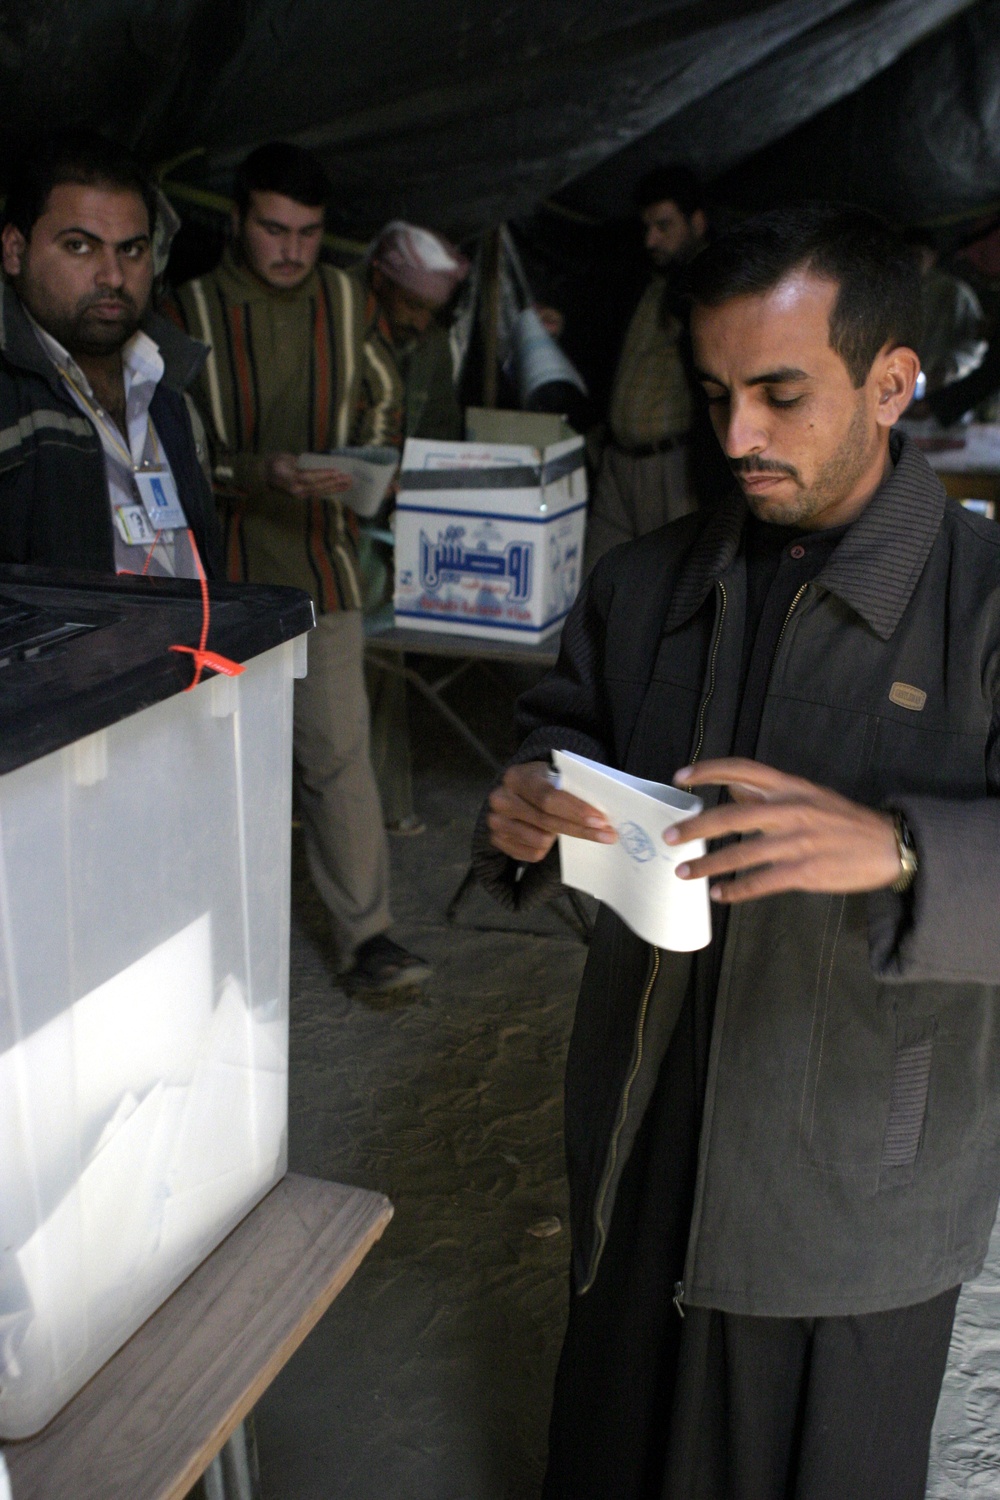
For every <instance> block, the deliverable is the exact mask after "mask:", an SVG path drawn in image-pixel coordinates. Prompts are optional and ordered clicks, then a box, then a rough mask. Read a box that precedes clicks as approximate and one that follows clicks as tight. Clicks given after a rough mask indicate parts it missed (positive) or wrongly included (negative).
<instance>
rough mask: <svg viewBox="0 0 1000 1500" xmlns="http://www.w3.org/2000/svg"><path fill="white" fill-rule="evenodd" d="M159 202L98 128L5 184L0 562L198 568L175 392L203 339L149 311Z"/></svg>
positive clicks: (184, 426)
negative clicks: (187, 334) (190, 335)
mask: <svg viewBox="0 0 1000 1500" xmlns="http://www.w3.org/2000/svg"><path fill="white" fill-rule="evenodd" d="M155 216H156V196H155V193H154V191H153V189H152V187H151V186H150V184H149V182H148V181H147V179H146V178H145V177H144V175H143V173H142V172H141V170H140V168H139V167H138V166H137V165H136V163H135V162H134V161H133V160H132V158H131V157H130V156H129V155H128V154H127V153H126V152H124V151H122V150H121V149H120V148H119V147H117V146H115V145H113V144H111V143H110V142H108V141H105V140H104V139H103V138H102V137H99V136H94V135H91V134H89V133H83V132H73V133H67V134H65V135H61V136H54V137H52V138H51V139H49V140H47V141H45V142H43V143H42V144H41V145H40V146H39V147H38V148H37V149H36V150H35V151H33V152H32V153H30V154H29V155H28V156H27V157H26V158H24V159H23V160H22V161H21V163H20V165H19V167H18V170H17V173H16V176H15V179H14V181H13V182H12V183H11V184H10V190H9V192H8V195H7V203H6V209H5V222H4V228H3V270H4V282H3V286H2V297H0V561H3V562H12V563H39V564H44V565H47V566H51V567H65V568H72V569H86V570H93V571H99V572H112V571H114V572H134V573H146V574H154V575H155V574H159V575H167V576H172V577H182V578H195V577H197V576H198V568H199V564H200V565H201V567H203V568H204V570H205V572H206V573H207V574H208V575H209V576H211V575H212V574H213V573H214V572H215V571H216V570H217V563H218V523H217V521H216V517H215V508H214V505H213V502H212V496H211V491H210V488H209V485H208V481H207V479H206V477H205V475H204V473H203V471H202V467H201V464H200V462H199V458H198V453H197V448H196V443H195V437H194V433H193V430H192V424H191V415H190V411H189V408H188V406H187V404H186V402H185V397H184V392H185V390H186V388H187V386H188V385H189V384H190V383H191V381H192V380H193V379H194V377H195V376H196V375H197V373H198V371H199V370H200V368H201V365H202V363H203V362H204V358H205V352H206V351H205V349H204V348H203V346H202V345H200V344H197V343H195V342H194V341H193V340H192V339H189V338H187V337H186V336H185V335H184V334H182V333H180V332H179V331H178V330H177V329H176V328H174V326H173V325H172V324H170V323H168V322H167V321H166V320H165V319H162V318H159V317H157V316H156V315H154V314H151V313H150V311H149V303H150V295H151V292H152V286H153V269H154V268H153V231H154V227H155Z"/></svg>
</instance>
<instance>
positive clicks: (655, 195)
mask: <svg viewBox="0 0 1000 1500" xmlns="http://www.w3.org/2000/svg"><path fill="white" fill-rule="evenodd" d="M635 202H636V207H637V209H638V211H639V216H640V219H641V221H642V226H643V232H644V235H645V244H646V251H647V254H648V255H649V259H650V261H651V263H652V267H653V276H652V279H651V281H650V283H649V285H648V287H647V288H646V290H645V292H644V293H643V295H642V297H641V299H640V301H639V305H638V307H637V308H636V310H635V312H634V313H633V315H632V321H631V322H630V324H629V326H628V331H627V333H626V335H625V343H624V345H623V347H622V352H621V357H620V359H619V361H618V369H617V372H616V374H615V381H614V386H613V387H612V391H611V405H610V409H609V413H608V425H609V428H610V440H609V442H608V445H607V447H606V449H605V451H604V454H603V456H602V459H601V466H600V469H599V471H598V475H597V482H596V485H595V487H594V499H593V504H592V506H591V511H590V518H589V520H588V523H587V544H586V553H585V564H584V566H585V570H586V571H589V569H590V568H592V567H593V565H594V563H595V562H596V561H597V559H598V558H599V557H601V556H602V555H603V554H604V553H605V552H607V551H608V549H609V548H610V547H614V546H615V545H616V544H617V543H618V542H625V541H630V540H631V539H632V538H634V537H637V536H643V535H644V534H645V533H646V532H647V531H653V530H655V529H656V527H658V526H663V525H664V524H665V523H666V522H667V521H673V520H676V519H677V517H678V516H683V515H686V514H687V513H688V512H689V511H691V510H693V509H694V508H695V504H696V501H695V492H694V484H693V480H692V474H691V461H690V452H689V434H690V431H691V425H692V415H693V400H692V386H691V379H690V375H689V369H688V365H689V361H688V358H687V356H686V353H685V348H686V340H687V323H686V314H685V311H684V306H683V301H682V293H683V283H684V273H685V271H686V268H687V265H688V263H689V262H690V261H691V260H692V259H693V257H694V256H695V255H696V254H697V252H698V250H699V249H700V248H701V246H702V244H703V243H704V240H705V235H706V233H707V229H708V221H707V219H706V217H705V210H704V208H703V206H702V196H701V188H700V185H699V183H698V180H697V178H696V177H695V175H694V173H693V172H691V171H690V170H689V169H688V168H687V167H683V166H666V167H659V168H657V169H656V170H655V171H653V172H650V173H649V174H648V175H647V176H646V177H644V178H643V179H642V181H641V182H640V183H639V186H638V188H637V189H636V194H635Z"/></svg>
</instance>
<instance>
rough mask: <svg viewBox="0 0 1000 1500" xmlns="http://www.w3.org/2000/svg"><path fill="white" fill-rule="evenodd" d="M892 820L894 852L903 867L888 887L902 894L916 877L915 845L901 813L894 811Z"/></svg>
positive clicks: (908, 826)
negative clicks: (894, 840) (897, 877)
mask: <svg viewBox="0 0 1000 1500" xmlns="http://www.w3.org/2000/svg"><path fill="white" fill-rule="evenodd" d="M892 822H893V830H894V832H895V834H896V853H897V854H898V855H899V863H900V864H901V865H902V867H903V868H902V871H901V873H900V876H899V879H898V880H896V881H894V882H893V884H892V885H891V886H890V887H889V889H890V890H892V891H895V893H896V894H897V895H902V893H903V891H908V890H909V889H910V886H911V885H912V884H913V882H914V880H915V879H916V878H917V870H918V868H919V861H918V860H917V846H916V844H915V843H914V842H913V834H912V833H911V832H910V825H909V823H907V821H906V819H905V818H904V817H903V814H902V813H899V812H898V813H894V814H893V819H892Z"/></svg>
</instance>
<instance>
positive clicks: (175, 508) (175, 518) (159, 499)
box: [132, 469, 187, 532]
mask: <svg viewBox="0 0 1000 1500" xmlns="http://www.w3.org/2000/svg"><path fill="white" fill-rule="evenodd" d="M132 477H133V479H134V480H135V487H136V489H137V490H138V491H139V498H140V500H141V501H142V504H143V508H144V510H145V512H146V515H147V516H148V517H149V522H150V525H151V526H152V528H153V531H154V532H157V531H183V530H185V528H186V527H187V516H185V514H184V511H183V508H182V506H181V502H180V497H179V496H178V494H177V486H176V484H175V483H174V476H173V475H172V474H171V472H170V470H169V469H137V470H136V471H135V473H134V474H133V476H132Z"/></svg>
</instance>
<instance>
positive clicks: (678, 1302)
mask: <svg viewBox="0 0 1000 1500" xmlns="http://www.w3.org/2000/svg"><path fill="white" fill-rule="evenodd" d="M674 1306H675V1307H676V1309H677V1316H678V1317H679V1318H683V1316H684V1283H683V1281H675V1282H674Z"/></svg>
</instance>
